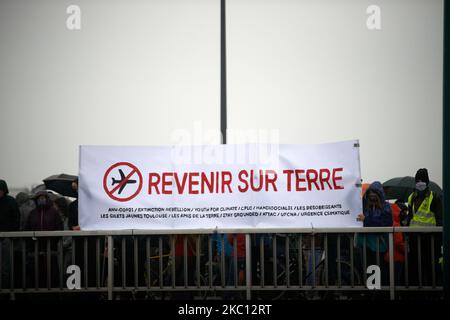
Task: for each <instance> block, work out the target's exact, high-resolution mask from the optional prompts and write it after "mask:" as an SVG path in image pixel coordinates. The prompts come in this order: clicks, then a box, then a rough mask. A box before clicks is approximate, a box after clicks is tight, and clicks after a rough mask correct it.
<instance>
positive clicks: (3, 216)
mask: <svg viewBox="0 0 450 320" xmlns="http://www.w3.org/2000/svg"><path fill="white" fill-rule="evenodd" d="M0 190H3V192H4V193H5V194H4V196H3V197H1V198H0V232H1V231H18V230H19V219H20V211H19V206H18V205H17V202H16V199H14V198H13V197H11V196H9V195H8V192H9V191H8V185H7V184H6V182H5V181H4V180H0Z"/></svg>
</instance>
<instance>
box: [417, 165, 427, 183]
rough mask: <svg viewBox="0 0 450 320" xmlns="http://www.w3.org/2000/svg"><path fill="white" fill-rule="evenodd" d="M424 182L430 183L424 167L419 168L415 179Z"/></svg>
mask: <svg viewBox="0 0 450 320" xmlns="http://www.w3.org/2000/svg"><path fill="white" fill-rule="evenodd" d="M419 180H420V181H422V182H425V183H426V184H427V185H428V184H429V183H430V179H429V178H428V170H427V169H425V168H421V169H419V170H417V172H416V182H417V181H419Z"/></svg>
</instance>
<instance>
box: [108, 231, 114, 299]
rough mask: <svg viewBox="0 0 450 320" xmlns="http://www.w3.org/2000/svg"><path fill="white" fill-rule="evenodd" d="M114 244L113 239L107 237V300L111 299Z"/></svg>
mask: <svg viewBox="0 0 450 320" xmlns="http://www.w3.org/2000/svg"><path fill="white" fill-rule="evenodd" d="M113 249H114V243H113V237H112V236H108V300H112V299H113V285H114V255H113V252H114V251H113Z"/></svg>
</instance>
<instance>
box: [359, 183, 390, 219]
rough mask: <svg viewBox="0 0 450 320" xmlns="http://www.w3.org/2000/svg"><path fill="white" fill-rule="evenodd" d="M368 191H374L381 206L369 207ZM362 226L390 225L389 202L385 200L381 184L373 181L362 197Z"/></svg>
mask: <svg viewBox="0 0 450 320" xmlns="http://www.w3.org/2000/svg"><path fill="white" fill-rule="evenodd" d="M370 191H372V192H374V193H376V194H377V195H378V197H379V198H380V200H381V208H369V207H368V206H367V203H368V201H369V193H370ZM363 212H364V216H365V218H364V227H390V226H392V211H391V206H390V204H389V202H387V201H386V197H385V195H384V191H383V186H382V185H381V183H380V182H378V181H375V182H374V183H372V184H371V185H370V187H369V188H368V189H367V192H366V193H365V194H364V197H363Z"/></svg>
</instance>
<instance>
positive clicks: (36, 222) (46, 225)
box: [25, 192, 64, 231]
mask: <svg viewBox="0 0 450 320" xmlns="http://www.w3.org/2000/svg"><path fill="white" fill-rule="evenodd" d="M40 195H45V196H46V197H47V205H46V206H44V207H39V206H37V207H36V209H34V210H33V211H31V213H30V215H29V217H28V220H27V222H26V224H25V231H56V230H64V224H63V222H62V220H61V216H60V214H59V212H58V211H57V210H56V208H55V207H54V206H53V201H51V200H50V197H49V196H48V194H47V193H46V192H44V193H41V192H40V193H38V194H37V195H36V197H35V198H36V199H37V198H38V197H39V196H40Z"/></svg>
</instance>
